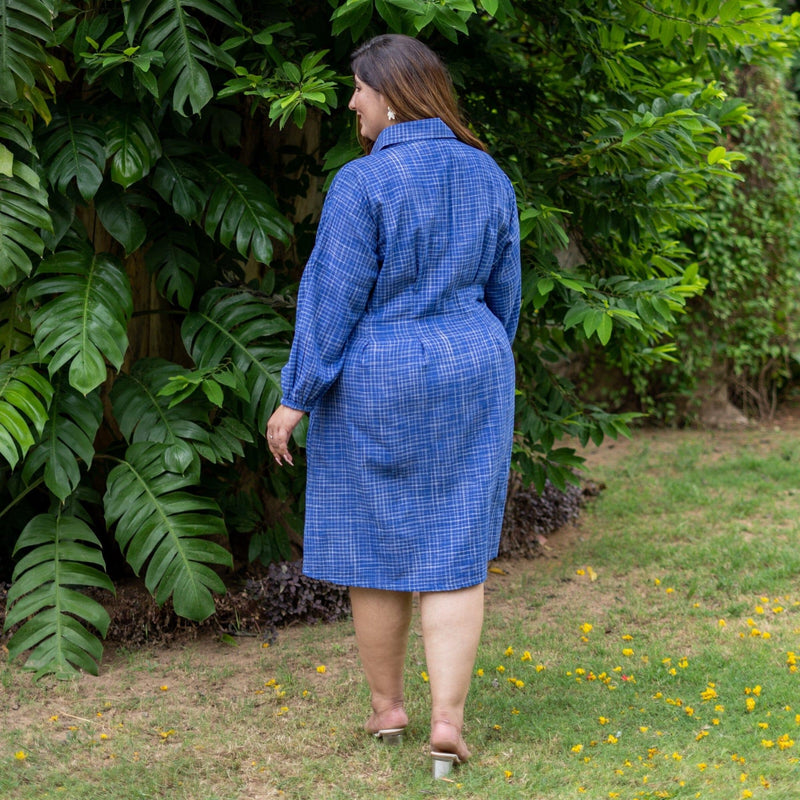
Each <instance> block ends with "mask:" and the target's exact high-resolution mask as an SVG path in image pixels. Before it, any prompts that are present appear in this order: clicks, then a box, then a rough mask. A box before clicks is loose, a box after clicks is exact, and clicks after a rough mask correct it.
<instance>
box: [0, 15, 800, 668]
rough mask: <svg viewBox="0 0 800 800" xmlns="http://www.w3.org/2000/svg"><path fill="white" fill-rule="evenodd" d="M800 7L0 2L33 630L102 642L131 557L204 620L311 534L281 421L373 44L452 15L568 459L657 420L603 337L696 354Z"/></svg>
mask: <svg viewBox="0 0 800 800" xmlns="http://www.w3.org/2000/svg"><path fill="white" fill-rule="evenodd" d="M797 27H798V20H797V19H795V17H790V18H787V19H786V20H781V19H780V18H779V15H778V14H777V12H776V11H775V10H774V9H770V8H768V7H766V6H765V5H764V4H763V3H762V2H761V0H726V1H725V2H722V1H721V0H648V2H643V1H641V0H599V1H598V2H591V3H587V2H585V0H565V2H561V3H552V2H549V0H526V2H519V3H517V2H514V3H512V2H511V0H435V2H434V1H433V0H300V1H299V2H295V1H294V0H259V1H258V2H257V1H256V0H86V2H80V3H78V2H70V0H5V1H4V2H0V567H7V565H8V564H10V563H11V561H12V559H13V562H14V563H13V574H12V575H11V578H12V585H11V588H10V590H9V593H8V600H7V614H6V621H5V627H6V630H10V629H13V634H12V636H11V638H10V640H9V643H8V649H9V652H10V653H11V655H12V656H13V657H15V656H18V655H21V654H23V653H26V652H27V653H29V655H28V661H27V664H28V666H30V667H32V668H34V669H35V670H36V671H37V674H39V675H43V674H50V673H53V674H56V675H58V676H69V675H71V674H74V673H75V672H76V671H77V670H84V671H90V672H91V671H96V669H97V661H98V659H99V657H100V654H101V643H100V637H102V636H103V635H104V634H105V632H106V630H107V627H108V625H109V618H108V614H107V613H106V611H105V610H104V609H103V606H102V605H101V604H100V603H99V602H98V599H97V594H96V592H97V590H110V589H112V588H113V587H112V583H111V580H110V578H109V575H110V574H111V573H112V572H114V571H119V569H120V565H124V564H127V565H128V568H129V569H132V570H133V571H134V572H135V573H137V574H138V575H140V576H141V577H142V578H143V580H144V582H145V584H146V586H147V587H148V589H149V590H150V591H151V592H152V593H153V595H154V596H155V598H156V599H157V600H158V601H159V602H164V601H167V600H171V602H172V603H173V604H174V607H175V610H176V611H177V612H178V613H179V614H183V615H184V616H186V617H189V618H190V619H203V618H205V617H207V616H208V615H209V614H211V613H212V612H213V609H214V601H213V593H214V592H220V591H223V590H224V585H223V580H222V577H221V576H224V574H225V570H226V569H228V568H229V567H230V566H231V564H232V563H233V555H232V552H233V553H236V555H237V557H238V558H240V559H243V560H246V559H248V558H249V559H251V560H253V559H257V558H261V559H263V560H269V559H273V558H280V557H285V556H287V555H288V553H289V548H288V544H289V540H288V534H287V530H292V531H294V532H295V533H296V532H297V531H298V530H299V529H300V523H301V519H300V517H301V514H302V488H303V471H302V458H298V459H297V464H298V468H297V469H296V470H295V471H293V472H279V471H278V470H275V469H271V468H270V467H271V462H270V459H269V458H268V454H267V452H266V448H265V446H264V442H263V431H264V427H265V423H266V420H267V418H268V417H269V415H270V413H271V411H272V409H273V408H274V406H275V404H276V403H277V401H278V399H279V396H280V383H279V372H280V368H281V366H282V364H283V363H284V362H285V360H286V358H287V354H288V348H289V344H290V341H291V333H292V320H293V304H294V300H293V298H294V295H295V289H296V284H297V280H298V277H299V275H300V272H301V270H302V264H303V261H304V258H305V256H306V255H307V253H308V251H309V248H310V242H311V241H312V238H313V227H314V220H315V214H316V213H317V212H318V210H319V205H320V197H321V190H322V188H324V183H325V174H324V173H325V172H326V170H327V171H328V172H330V171H332V170H333V169H335V168H336V167H337V166H339V165H341V164H342V163H344V162H346V161H347V160H348V159H349V158H352V157H353V156H354V155H355V154H356V153H357V152H358V148H357V145H356V143H355V139H354V135H353V134H354V131H353V129H352V126H351V125H350V124H349V121H348V120H347V119H346V117H347V115H346V114H344V113H342V114H340V113H333V112H335V111H337V109H338V110H341V107H342V106H343V105H344V103H343V102H342V100H343V99H344V98H345V97H346V95H347V93H348V91H349V81H350V77H349V75H348V72H349V65H348V53H349V51H350V50H351V49H352V47H353V44H354V43H355V42H357V41H361V40H362V39H363V38H365V37H367V36H371V35H374V34H377V33H383V32H386V31H395V32H400V33H405V34H409V35H414V36H423V37H426V38H428V39H429V40H430V41H431V42H432V44H433V45H434V46H435V48H436V49H437V50H439V51H440V52H441V53H442V54H443V55H444V56H445V58H446V60H447V61H448V63H449V64H450V65H451V69H452V72H453V75H454V78H455V80H456V83H457V84H458V87H459V90H460V94H461V100H462V103H463V105H464V108H465V109H466V110H467V112H468V115H469V118H470V120H471V122H472V124H473V125H474V126H475V128H476V130H477V132H478V133H479V135H480V136H481V138H483V139H484V140H485V141H486V142H487V144H488V145H489V147H490V149H491V151H492V153H493V154H494V155H495V157H496V158H497V159H498V160H499V161H500V162H501V164H502V166H503V167H504V169H505V170H506V171H507V173H508V174H509V175H510V177H511V178H512V180H513V182H514V184H515V188H516V190H517V194H518V200H519V204H520V211H521V222H522V226H521V227H522V232H523V238H524V241H523V270H524V274H523V285H524V299H523V315H522V322H521V325H520V334H519V337H518V342H517V362H518V365H519V381H518V384H519V405H518V436H517V437H516V453H515V462H516V466H517V468H518V469H520V470H521V471H522V472H523V474H524V475H525V477H526V479H528V480H532V481H533V482H534V483H535V484H536V485H537V486H538V487H539V488H541V487H542V486H543V485H544V482H545V480H546V479H548V478H549V479H551V480H552V481H553V482H554V483H559V482H560V483H561V484H562V485H563V482H564V481H565V480H568V479H570V478H571V474H570V468H571V467H572V466H574V465H575V464H576V463H578V462H579V459H578V458H577V457H576V454H575V451H574V448H573V447H572V446H568V447H559V446H558V441H559V439H561V438H562V437H564V436H565V435H572V436H574V437H575V438H576V439H577V440H578V441H581V442H586V441H588V440H589V439H590V438H591V439H593V440H595V441H600V440H602V438H603V436H606V435H612V436H615V435H617V434H618V433H620V432H625V431H626V429H627V428H626V424H627V422H628V420H629V417H625V416H624V415H623V416H620V415H611V414H608V413H606V412H605V411H604V410H603V409H602V408H594V407H591V406H590V405H588V404H586V403H583V402H582V401H581V398H580V397H579V396H578V395H577V392H576V391H575V388H574V387H573V386H571V385H570V382H569V380H568V379H567V376H566V373H565V372H564V370H563V369H562V367H563V365H564V364H565V362H567V361H568V360H569V358H570V356H571V355H572V354H574V353H583V352H585V351H586V349H587V345H588V344H599V345H601V346H603V347H606V348H611V349H613V350H615V351H616V352H617V354H618V356H619V357H620V358H624V359H642V360H646V361H652V360H655V359H659V358H668V357H674V356H673V355H672V348H671V345H670V343H669V342H668V341H664V337H665V336H667V335H668V334H669V331H670V329H671V327H672V326H673V324H674V321H675V317H676V315H677V314H679V313H680V312H681V310H682V308H683V305H684V303H685V301H686V299H687V298H688V297H691V296H692V295H693V294H696V293H697V292H699V291H701V290H702V287H703V285H704V279H703V278H702V275H700V274H699V273H698V266H697V264H696V263H695V261H696V259H695V258H694V256H693V254H692V253H691V251H690V250H689V249H688V248H687V247H686V246H685V244H684V241H683V239H682V237H681V231H682V230H683V229H684V227H685V226H690V225H691V226H697V225H702V224H703V202H704V197H705V196H706V195H707V194H708V192H709V189H710V187H712V186H714V185H717V184H721V183H725V182H727V181H728V179H729V176H730V174H731V168H732V164H734V163H735V162H736V160H737V159H739V158H741V156H740V155H739V154H737V153H733V152H731V151H730V150H728V149H726V147H725V141H724V137H722V136H721V134H722V133H723V132H724V130H725V128H726V127H730V126H734V125H737V124H739V123H740V122H741V121H742V120H743V119H745V118H746V116H747V107H746V105H744V104H743V103H741V102H739V101H737V100H736V98H733V97H727V96H726V94H725V91H724V79H725V72H726V70H728V69H732V68H734V67H735V65H736V63H738V62H739V61H741V60H743V59H747V60H748V61H753V62H755V61H756V60H758V59H759V58H761V59H767V60H772V61H773V62H776V63H777V62H781V61H785V60H786V58H787V53H789V52H790V51H791V49H790V48H789V47H788V46H787V43H789V42H791V41H794V40H793V39H792V37H793V36H794V31H795V29H796V28H797ZM302 435H303V434H302V431H298V437H299V444H301V443H302ZM270 504H272V507H269V506H270ZM234 534H236V535H235V536H234ZM239 534H241V537H240V539H237V537H238V535H239ZM237 548H238V549H237ZM111 558H113V559H114V562H115V570H109V569H108V568H107V567H106V562H107V561H109V559H111ZM10 572H11V569H10V568H7V569H6V570H5V572H3V571H2V570H0V579H3V577H4V576H5V577H8V573H10Z"/></svg>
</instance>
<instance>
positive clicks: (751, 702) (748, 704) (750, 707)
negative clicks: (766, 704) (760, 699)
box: [744, 697, 756, 711]
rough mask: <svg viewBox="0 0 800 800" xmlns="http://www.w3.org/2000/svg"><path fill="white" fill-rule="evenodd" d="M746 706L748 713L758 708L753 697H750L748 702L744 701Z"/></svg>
mask: <svg viewBox="0 0 800 800" xmlns="http://www.w3.org/2000/svg"><path fill="white" fill-rule="evenodd" d="M744 704H745V706H746V707H747V710H748V711H752V710H753V709H754V708H755V707H756V701H755V700H753V698H752V697H748V698H747V700H745V701H744Z"/></svg>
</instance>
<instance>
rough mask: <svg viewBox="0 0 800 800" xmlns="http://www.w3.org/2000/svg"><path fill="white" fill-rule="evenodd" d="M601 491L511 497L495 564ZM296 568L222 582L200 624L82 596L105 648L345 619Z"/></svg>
mask: <svg viewBox="0 0 800 800" xmlns="http://www.w3.org/2000/svg"><path fill="white" fill-rule="evenodd" d="M601 489H602V487H599V486H597V485H596V484H592V483H589V484H586V485H584V486H583V487H577V486H568V487H567V490H566V491H565V492H560V491H558V490H556V489H555V488H554V487H552V486H551V485H550V484H548V485H547V486H546V487H545V489H544V492H543V493H542V495H538V494H537V493H536V492H535V490H533V489H517V490H516V491H513V492H512V494H511V497H510V501H509V503H508V506H507V508H506V515H505V521H504V525H503V534H502V537H501V543H500V557H501V558H512V559H513V558H537V557H540V556H542V555H543V553H544V548H545V546H546V544H547V538H548V537H549V536H551V535H552V534H553V533H554V532H555V531H557V530H558V529H559V528H561V527H563V526H564V525H567V524H569V523H570V522H574V521H575V520H576V519H577V518H578V516H579V514H580V509H581V507H582V506H583V505H584V503H585V502H586V499H587V498H588V497H592V496H594V495H596V494H598V493H599V491H600V490H601ZM297 567H298V565H297V563H296V562H285V564H284V565H275V564H273V565H270V567H258V566H257V565H251V567H250V568H248V570H247V572H246V574H244V575H242V576H239V577H238V578H237V581H236V583H233V582H231V581H229V582H228V584H229V590H228V592H227V593H226V594H225V595H224V596H217V597H215V603H216V613H215V614H213V615H212V616H211V617H209V618H208V619H207V620H205V621H204V622H190V621H189V620H186V619H183V618H181V617H179V616H177V615H176V614H175V612H174V609H173V607H172V603H171V601H167V602H166V603H164V605H162V606H159V605H157V604H156V602H155V600H153V598H152V596H151V595H150V593H149V592H148V591H147V590H146V588H145V587H144V585H143V583H142V582H141V580H138V579H131V580H124V581H121V582H118V584H117V587H116V588H117V592H116V595H110V594H109V593H108V592H106V591H103V590H97V589H90V590H88V593H89V594H90V595H91V596H93V597H94V598H95V599H96V600H98V601H99V602H100V603H102V604H103V606H104V607H105V608H106V610H107V611H108V613H109V615H110V617H111V625H110V627H109V630H108V635H107V636H106V641H107V642H113V643H115V644H119V645H124V646H126V647H141V646H144V645H154V644H169V643H170V642H176V641H182V640H185V639H187V638H188V639H192V638H197V637H198V636H200V635H202V634H207V633H212V634H217V635H221V634H227V635H232V636H238V635H249V636H261V637H263V638H265V639H272V638H274V637H275V635H276V631H277V629H278V628H279V627H285V626H286V625H287V624H292V623H294V622H298V621H302V622H315V621H319V620H321V619H333V618H336V617H337V616H341V615H342V614H345V613H347V611H348V607H347V602H346V592H345V590H342V589H341V587H332V586H331V585H330V584H324V583H321V582H317V583H318V585H319V591H320V596H319V598H318V601H314V600H313V599H312V600H311V602H309V596H310V594H311V591H310V590H309V583H308V582H309V580H310V579H304V578H302V577H300V578H298V575H299V570H298V568H297ZM8 589H9V584H7V583H2V582H0V628H2V625H3V622H4V621H5V606H6V596H7V593H8ZM320 609H322V612H321V611H320ZM326 609H331V613H326ZM11 632H12V631H8V632H5V633H2V632H0V644H2V643H4V642H5V641H7V640H8V637H9V636H10V634H11Z"/></svg>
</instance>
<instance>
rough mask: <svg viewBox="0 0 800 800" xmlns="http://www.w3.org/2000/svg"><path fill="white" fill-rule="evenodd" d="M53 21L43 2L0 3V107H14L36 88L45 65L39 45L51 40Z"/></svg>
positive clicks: (7, 1)
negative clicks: (26, 93)
mask: <svg viewBox="0 0 800 800" xmlns="http://www.w3.org/2000/svg"><path fill="white" fill-rule="evenodd" d="M52 19H53V14H52V10H51V8H50V6H49V4H48V3H46V2H44V0H3V2H2V3H0V103H3V104H5V105H9V106H10V105H13V104H14V103H16V102H17V101H18V100H19V99H20V98H21V97H22V96H23V95H24V92H25V89H26V88H30V87H32V86H34V85H35V84H36V78H37V75H38V74H39V72H40V70H41V68H42V66H43V65H44V63H45V61H46V56H45V53H44V50H43V49H42V45H41V43H42V42H47V41H48V40H49V39H50V38H51V36H52Z"/></svg>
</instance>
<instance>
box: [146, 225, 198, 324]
mask: <svg viewBox="0 0 800 800" xmlns="http://www.w3.org/2000/svg"><path fill="white" fill-rule="evenodd" d="M177 222H178V220H177V219H175V218H173V223H177ZM144 260H145V264H146V265H147V269H148V270H149V271H150V272H154V273H155V275H156V287H157V288H158V291H159V292H160V294H161V296H162V297H164V298H166V299H167V300H169V301H170V302H173V303H177V304H178V305H179V306H180V307H181V308H186V309H188V308H189V306H190V305H191V303H192V299H193V298H194V292H195V285H196V283H197V275H198V273H199V271H200V259H199V254H198V252H197V237H196V235H195V234H194V233H193V232H192V231H191V230H189V229H188V228H186V227H183V226H180V225H177V224H174V225H173V226H172V227H170V228H169V229H168V230H165V231H164V232H163V233H162V234H161V235H160V236H159V237H158V238H156V239H155V240H154V241H153V243H152V245H151V246H150V247H149V248H148V250H147V253H145V257H144Z"/></svg>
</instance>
